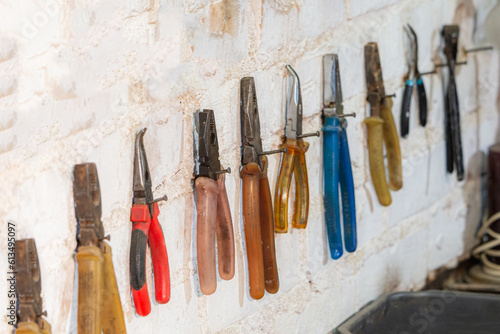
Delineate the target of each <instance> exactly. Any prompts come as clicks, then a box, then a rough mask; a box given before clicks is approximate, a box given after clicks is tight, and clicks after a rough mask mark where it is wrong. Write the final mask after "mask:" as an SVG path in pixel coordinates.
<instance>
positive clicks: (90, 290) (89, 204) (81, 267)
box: [73, 163, 126, 334]
mask: <svg viewBox="0 0 500 334" xmlns="http://www.w3.org/2000/svg"><path fill="white" fill-rule="evenodd" d="M73 197H74V201H75V213H76V219H77V222H78V226H77V242H78V247H77V253H76V261H77V262H78V324H77V326H78V334H101V332H102V333H110V334H111V333H114V334H122V333H126V330H125V319H124V317H123V311H122V304H121V302H120V295H119V293H118V284H117V283H116V276H115V270H114V268H113V261H112V258H111V256H112V254H111V246H109V245H108V243H106V241H104V240H105V239H108V240H109V236H104V227H103V225H102V221H101V189H100V187H99V177H98V175H97V167H96V165H95V164H94V163H83V164H79V165H75V166H74V168H73Z"/></svg>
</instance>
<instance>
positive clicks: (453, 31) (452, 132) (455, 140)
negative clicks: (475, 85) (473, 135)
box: [442, 25, 464, 181]
mask: <svg viewBox="0 0 500 334" xmlns="http://www.w3.org/2000/svg"><path fill="white" fill-rule="evenodd" d="M458 35H459V28H458V26H457V25H449V26H444V27H443V31H442V36H443V38H444V43H445V45H444V49H443V52H444V54H445V56H446V61H447V63H448V87H447V88H446V96H445V117H444V119H445V138H446V167H447V170H448V173H453V170H454V169H455V168H456V170H457V179H458V180H459V181H461V180H463V179H464V161H463V153H462V132H461V130H460V111H459V106H458V94H457V83H456V80H455V65H456V61H457V53H458Z"/></svg>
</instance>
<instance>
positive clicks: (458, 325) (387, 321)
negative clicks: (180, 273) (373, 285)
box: [333, 290, 500, 334]
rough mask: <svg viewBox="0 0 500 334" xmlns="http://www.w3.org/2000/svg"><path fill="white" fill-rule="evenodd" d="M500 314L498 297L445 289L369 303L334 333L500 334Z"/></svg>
mask: <svg viewBox="0 0 500 334" xmlns="http://www.w3.org/2000/svg"><path fill="white" fill-rule="evenodd" d="M499 312H500V296H498V295H491V294H476V293H468V292H456V291H446V290H443V291H438V290H431V291H421V292H399V293H392V294H387V295H384V296H382V297H380V298H379V299H377V300H376V301H373V302H371V303H369V304H368V305H366V306H365V307H363V308H362V309H361V310H360V311H359V312H357V313H356V314H354V315H353V316H352V317H351V318H349V319H348V320H346V321H345V322H344V323H343V324H342V325H340V326H339V327H338V328H337V329H335V330H334V331H333V333H334V334H348V333H352V334H364V333H370V334H379V333H380V334H389V333H397V334H402V333H405V334H410V333H411V334H413V333H418V334H422V333H424V334H431V333H432V334H437V333H439V334H448V333H450V334H451V333H461V334H468V333H470V334H477V333H482V334H489V333H499V332H500V318H499V317H498V313H499Z"/></svg>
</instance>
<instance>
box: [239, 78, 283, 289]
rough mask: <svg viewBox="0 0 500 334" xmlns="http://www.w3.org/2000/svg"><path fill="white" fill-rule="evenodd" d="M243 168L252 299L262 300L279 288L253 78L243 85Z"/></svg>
mask: <svg viewBox="0 0 500 334" xmlns="http://www.w3.org/2000/svg"><path fill="white" fill-rule="evenodd" d="M240 115H241V144H242V146H241V165H242V169H241V172H240V176H241V179H242V180H243V189H242V195H243V225H244V228H245V244H246V248H247V261H248V276H249V279H248V281H249V285H250V296H251V297H252V298H253V299H260V298H262V297H263V296H264V288H265V290H266V291H267V292H269V293H276V292H278V289H279V279H278V267H277V265H276V252H275V246H274V218H273V204H272V198H271V190H270V188H269V180H268V178H267V167H268V160H267V157H266V156H265V155H266V154H273V153H279V152H284V151H286V148H284V149H281V150H275V151H268V152H262V141H261V138H260V121H259V108H258V106H257V93H256V91H255V82H254V78H252V77H247V78H243V79H241V82H240Z"/></svg>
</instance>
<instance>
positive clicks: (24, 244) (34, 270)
mask: <svg viewBox="0 0 500 334" xmlns="http://www.w3.org/2000/svg"><path fill="white" fill-rule="evenodd" d="M15 268H16V291H17V296H18V299H19V303H18V309H17V314H18V318H19V321H18V325H17V330H16V333H42V334H49V333H51V327H50V325H49V323H48V322H47V321H46V320H45V319H44V318H42V316H43V315H45V316H47V312H43V301H42V297H41V292H42V275H41V273H40V263H39V261H38V253H37V250H36V243H35V239H21V240H16V264H15Z"/></svg>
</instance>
